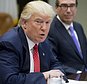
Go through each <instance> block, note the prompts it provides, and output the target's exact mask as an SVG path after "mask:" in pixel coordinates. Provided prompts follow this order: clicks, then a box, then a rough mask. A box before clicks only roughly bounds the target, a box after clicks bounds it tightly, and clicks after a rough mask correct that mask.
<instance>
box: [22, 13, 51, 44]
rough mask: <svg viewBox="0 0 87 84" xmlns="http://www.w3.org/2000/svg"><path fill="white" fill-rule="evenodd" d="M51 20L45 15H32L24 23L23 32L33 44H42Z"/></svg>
mask: <svg viewBox="0 0 87 84" xmlns="http://www.w3.org/2000/svg"><path fill="white" fill-rule="evenodd" d="M50 23H51V18H50V17H49V16H47V15H45V14H37V13H36V14H32V16H31V17H30V18H29V20H27V21H25V22H24V27H23V29H24V32H25V33H26V35H27V36H28V37H29V39H31V40H32V41H33V42H34V43H40V42H43V41H44V40H45V39H46V37H47V35H48V32H49V28H50Z"/></svg>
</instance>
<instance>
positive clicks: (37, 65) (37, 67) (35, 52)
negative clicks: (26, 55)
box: [33, 44, 40, 72]
mask: <svg viewBox="0 0 87 84" xmlns="http://www.w3.org/2000/svg"><path fill="white" fill-rule="evenodd" d="M33 59H34V72H40V59H39V53H38V46H37V44H35V46H34V48H33Z"/></svg>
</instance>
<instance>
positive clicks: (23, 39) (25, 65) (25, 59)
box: [18, 28, 30, 70]
mask: <svg viewBox="0 0 87 84" xmlns="http://www.w3.org/2000/svg"><path fill="white" fill-rule="evenodd" d="M18 34H19V36H20V39H21V43H22V45H23V69H26V70H29V69H30V53H29V48H28V43H27V39H26V36H25V34H24V32H23V30H22V28H19V31H18Z"/></svg>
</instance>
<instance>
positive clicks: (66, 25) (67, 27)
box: [57, 15, 73, 30]
mask: <svg viewBox="0 0 87 84" xmlns="http://www.w3.org/2000/svg"><path fill="white" fill-rule="evenodd" d="M57 19H59V21H60V22H61V23H62V24H63V25H64V27H65V28H66V30H68V29H69V27H70V26H72V27H73V23H71V24H70V25H68V24H65V23H64V22H63V21H62V20H61V19H60V17H59V16H58V15H57Z"/></svg>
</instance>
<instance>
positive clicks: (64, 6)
mask: <svg viewBox="0 0 87 84" xmlns="http://www.w3.org/2000/svg"><path fill="white" fill-rule="evenodd" d="M58 7H61V9H62V10H64V11H66V10H67V9H68V8H70V9H71V10H74V9H75V8H76V7H77V5H76V4H60V5H58Z"/></svg>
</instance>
